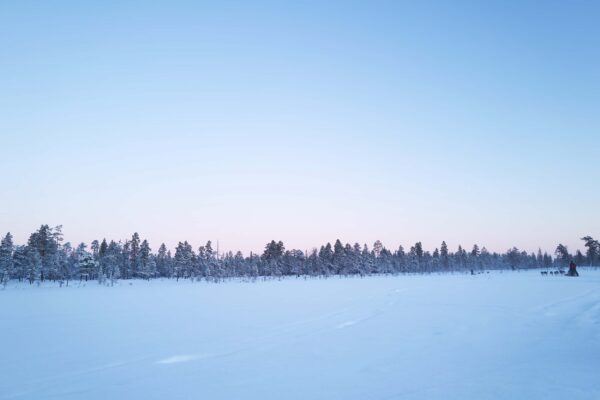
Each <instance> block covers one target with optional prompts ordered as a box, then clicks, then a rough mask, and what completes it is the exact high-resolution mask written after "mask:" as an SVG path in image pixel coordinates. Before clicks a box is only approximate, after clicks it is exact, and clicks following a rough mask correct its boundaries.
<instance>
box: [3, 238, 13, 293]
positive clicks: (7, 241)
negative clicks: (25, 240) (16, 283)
mask: <svg viewBox="0 0 600 400" xmlns="http://www.w3.org/2000/svg"><path fill="white" fill-rule="evenodd" d="M12 239H13V237H12V235H11V234H10V232H8V233H7V234H6V236H4V238H3V239H2V242H1V243H0V284H2V285H3V286H6V284H7V283H8V281H9V280H10V279H11V277H12V275H13V250H14V245H13V240H12Z"/></svg>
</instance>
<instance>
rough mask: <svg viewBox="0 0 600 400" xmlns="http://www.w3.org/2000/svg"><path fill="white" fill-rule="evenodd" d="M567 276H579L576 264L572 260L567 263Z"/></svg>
mask: <svg viewBox="0 0 600 400" xmlns="http://www.w3.org/2000/svg"><path fill="white" fill-rule="evenodd" d="M567 276H579V274H578V273H577V265H575V263H574V262H573V261H571V264H569V272H567Z"/></svg>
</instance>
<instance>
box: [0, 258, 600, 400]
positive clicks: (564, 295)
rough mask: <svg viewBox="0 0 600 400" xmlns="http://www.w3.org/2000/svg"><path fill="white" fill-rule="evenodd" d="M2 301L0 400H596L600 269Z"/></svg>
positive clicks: (128, 288) (57, 291)
mask: <svg viewBox="0 0 600 400" xmlns="http://www.w3.org/2000/svg"><path fill="white" fill-rule="evenodd" d="M580 272H581V277H580V278H567V277H562V276H560V277H559V276H556V277H554V276H540V274H539V272H537V271H532V272H520V273H519V272H504V273H498V272H496V273H490V274H483V275H476V276H470V275H431V276H398V277H370V278H364V279H360V278H348V279H340V278H331V279H327V280H324V279H309V280H304V279H287V280H283V281H267V282H262V281H261V282H256V283H244V282H227V283H221V284H207V283H198V282H196V283H190V282H188V281H180V282H175V281H153V282H145V281H134V282H132V284H130V283H129V282H120V283H119V285H118V286H115V287H102V286H98V284H97V283H95V282H90V283H88V284H87V285H85V286H78V285H77V284H76V283H75V284H73V283H72V284H71V286H70V287H68V288H65V287H63V288H58V287H48V286H42V287H36V286H33V287H29V285H17V284H14V283H13V284H11V285H9V287H8V288H7V289H6V290H4V291H0V399H12V398H15V399H51V398H56V399H261V400H263V399H302V400H306V399H328V400H331V399H361V400H365V399H461V400H463V399H599V398H600V379H599V377H600V271H590V270H587V271H586V270H585V269H582V270H581V271H580Z"/></svg>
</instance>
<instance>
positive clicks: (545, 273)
mask: <svg viewBox="0 0 600 400" xmlns="http://www.w3.org/2000/svg"><path fill="white" fill-rule="evenodd" d="M540 274H542V275H548V271H540Z"/></svg>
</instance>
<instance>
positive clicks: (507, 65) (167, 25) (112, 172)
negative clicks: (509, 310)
mask: <svg viewBox="0 0 600 400" xmlns="http://www.w3.org/2000/svg"><path fill="white" fill-rule="evenodd" d="M83 3H85V4H83ZM599 20H600V6H599V5H598V3H597V2H593V1H589V2H579V1H564V2H553V1H550V2H525V1H514V2H506V1H497V2H483V1H481V2H471V1H469V2H455V1H444V2H417V1H415V2H410V3H409V2H406V3H404V2H400V1H390V2H378V1H362V2H358V1H340V2H333V1H332V2H322V1H302V2H287V1H285V2H284V1H281V2H275V1H272V2H271V1H269V2H242V1H240V2H192V1H189V2H180V1H163V2H159V1H154V2H146V1H140V2H129V1H114V2H111V1H106V2H75V1H48V2H28V1H13V2H8V1H6V2H2V3H0V135H1V139H2V140H1V149H0V168H1V171H2V179H1V181H2V184H1V185H0V198H1V199H2V200H1V204H2V206H1V207H0V230H1V231H2V232H6V231H11V232H13V233H14V234H15V237H16V239H17V241H19V242H24V241H25V240H26V239H27V236H28V234H29V232H31V231H33V230H34V229H36V228H37V227H38V226H39V225H40V224H42V223H49V224H51V225H56V224H63V225H64V230H65V237H66V239H67V240H70V241H73V242H78V241H86V242H89V241H91V240H92V239H95V238H102V237H105V236H106V237H108V238H114V239H121V238H126V237H128V236H130V235H131V233H132V232H134V231H138V232H139V233H140V234H141V236H142V237H147V238H148V239H149V240H150V241H151V244H152V245H153V248H154V249H156V248H157V247H158V245H159V244H160V242H163V241H164V242H166V243H167V244H168V245H169V246H173V245H175V244H176V242H177V241H178V240H188V241H190V242H191V243H192V244H193V245H194V247H197V246H198V245H200V244H202V243H204V242H205V241H206V240H208V239H212V240H214V241H216V240H217V239H218V240H219V242H220V244H221V249H226V250H229V249H232V250H233V249H242V250H244V251H246V252H247V251H249V250H254V251H258V250H261V249H262V248H263V246H264V243H265V242H267V241H269V240H271V239H281V240H283V241H284V243H285V244H286V245H287V247H288V248H292V247H293V248H300V249H310V248H312V247H314V246H317V245H320V244H322V243H324V242H326V241H333V240H335V239H336V238H340V239H342V240H343V241H351V242H355V241H358V242H360V243H364V242H366V243H369V244H371V243H373V241H375V240H376V239H381V240H382V241H383V242H384V244H385V245H386V246H388V247H393V248H395V247H397V246H398V245H399V244H403V245H405V246H410V245H411V244H412V243H414V242H415V241H417V240H421V241H422V242H423V244H424V246H425V247H427V248H429V249H433V248H434V247H435V246H438V245H439V243H440V242H441V241H442V240H446V241H447V242H448V243H449V245H450V246H451V247H452V248H455V247H456V246H457V245H458V244H459V243H461V244H462V245H463V246H466V247H471V246H472V245H473V243H475V242H477V243H479V244H480V245H485V246H487V247H488V248H489V249H492V250H498V251H503V250H506V249H507V248H508V247H509V246H513V245H516V246H518V247H520V248H523V249H526V250H534V249H537V248H538V247H541V248H542V249H544V250H549V251H550V250H553V249H554V247H555V246H556V244H557V243H558V242H563V243H566V244H568V245H569V246H570V248H571V249H574V248H576V247H581V245H580V244H579V240H578V238H579V237H581V236H583V235H587V234H591V235H593V236H600V213H599V212H598V204H600V164H599V162H598V155H599V154H600V112H599V109H600V51H598V50H599V49H598V43H600V25H599V24H598V21H599Z"/></svg>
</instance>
